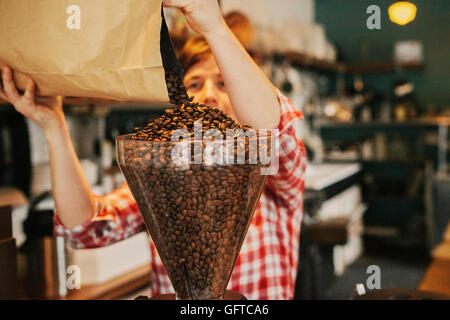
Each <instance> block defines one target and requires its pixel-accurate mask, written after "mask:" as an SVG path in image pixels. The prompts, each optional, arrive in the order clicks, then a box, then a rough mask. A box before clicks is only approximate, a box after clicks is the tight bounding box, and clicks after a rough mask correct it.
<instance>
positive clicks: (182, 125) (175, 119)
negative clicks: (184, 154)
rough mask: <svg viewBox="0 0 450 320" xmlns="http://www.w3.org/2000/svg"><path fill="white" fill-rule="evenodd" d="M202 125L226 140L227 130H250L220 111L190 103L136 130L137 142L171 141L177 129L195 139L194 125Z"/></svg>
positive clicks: (167, 112)
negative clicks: (215, 131) (218, 132)
mask: <svg viewBox="0 0 450 320" xmlns="http://www.w3.org/2000/svg"><path fill="white" fill-rule="evenodd" d="M197 121H199V122H201V123H202V130H203V131H206V130H209V129H217V130H218V131H220V133H221V134H222V136H223V137H224V138H225V137H226V134H227V129H232V130H238V129H241V130H243V131H247V130H250V129H251V127H250V126H248V125H240V124H238V123H236V122H235V121H234V120H233V119H232V118H231V117H230V116H228V115H226V114H225V113H224V112H222V111H221V110H219V109H216V108H211V107H208V106H205V105H202V104H198V103H192V102H188V103H186V104H183V105H179V106H176V107H174V108H172V109H167V110H166V111H165V113H164V114H163V115H162V116H161V117H159V118H158V119H155V120H153V121H151V122H150V123H149V124H148V125H147V126H146V127H145V128H136V130H137V133H136V135H135V136H134V139H136V140H151V141H171V137H172V133H173V132H174V131H175V130H177V129H185V130H188V131H189V134H190V137H191V138H192V139H193V138H194V123H195V122H197Z"/></svg>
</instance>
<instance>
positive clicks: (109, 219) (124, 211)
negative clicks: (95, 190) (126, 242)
mask: <svg viewBox="0 0 450 320" xmlns="http://www.w3.org/2000/svg"><path fill="white" fill-rule="evenodd" d="M94 200H95V213H94V217H93V218H92V219H91V220H90V221H87V222H86V223H84V224H82V225H80V226H76V227H74V228H71V229H69V228H67V227H66V226H65V225H64V224H63V223H62V221H61V219H60V218H59V215H58V213H57V212H55V214H54V217H53V222H54V235H55V236H60V237H64V238H66V240H67V243H68V245H69V246H71V247H73V248H77V249H87V248H98V247H103V246H107V245H110V244H113V243H115V242H117V241H120V240H123V239H127V238H129V237H131V236H133V235H135V234H137V233H139V232H141V231H143V230H145V225H144V222H143V219H142V216H141V214H140V212H139V209H138V207H137V205H136V201H135V200H134V198H133V196H132V194H131V192H130V190H129V188H128V185H127V184H124V185H123V186H122V187H120V188H118V189H116V190H115V191H113V192H112V193H110V194H107V195H105V196H98V195H95V196H94Z"/></svg>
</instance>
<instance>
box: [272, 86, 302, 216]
mask: <svg viewBox="0 0 450 320" xmlns="http://www.w3.org/2000/svg"><path fill="white" fill-rule="evenodd" d="M277 93H278V101H279V103H280V109H281V116H280V124H279V126H278V128H277V129H278V136H277V137H278V145H279V149H278V150H277V151H276V155H275V156H276V158H277V162H278V165H277V166H276V170H275V172H274V174H272V175H270V176H269V177H268V178H267V182H266V187H267V188H268V189H269V190H271V191H272V192H273V194H274V195H275V198H276V201H277V202H279V203H278V204H279V205H283V206H286V207H288V208H292V207H296V206H299V205H301V204H302V203H303V199H302V197H303V191H304V187H305V186H304V173H305V169H306V162H307V158H306V150H305V146H304V144H303V141H302V140H301V139H300V138H299V137H298V136H297V134H296V130H295V124H296V123H298V122H299V121H301V120H303V114H302V113H301V112H300V111H298V110H296V109H295V107H294V105H293V104H292V102H291V100H290V99H288V98H287V97H285V96H284V95H283V94H282V93H281V92H280V91H278V90H277Z"/></svg>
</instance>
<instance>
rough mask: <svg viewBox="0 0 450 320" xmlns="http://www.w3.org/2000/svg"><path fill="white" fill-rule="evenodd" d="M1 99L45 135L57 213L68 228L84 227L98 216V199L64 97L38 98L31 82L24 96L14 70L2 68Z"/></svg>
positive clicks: (30, 81)
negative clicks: (74, 140) (73, 137)
mask: <svg viewBox="0 0 450 320" xmlns="http://www.w3.org/2000/svg"><path fill="white" fill-rule="evenodd" d="M2 80H3V88H1V87H0V97H1V98H2V99H5V100H7V101H9V102H10V103H11V104H13V105H14V107H15V109H16V110H17V111H18V112H20V113H21V114H23V115H24V116H26V117H27V118H29V119H30V120H32V121H33V122H35V123H36V124H37V125H38V126H39V127H41V128H42V130H43V131H44V133H45V136H46V138H47V143H48V147H49V152H50V167H51V180H52V190H53V198H54V200H55V208H56V212H58V215H59V216H60V219H61V221H62V222H63V223H64V225H66V226H67V227H68V228H72V227H75V226H78V225H81V224H83V223H84V222H86V221H88V220H90V218H91V217H92V215H93V214H94V197H93V194H92V192H91V189H90V187H89V183H88V182H87V180H86V177H85V176H84V173H83V170H82V168H81V165H80V162H79V160H78V157H77V155H76V153H75V150H74V148H73V145H72V141H71V139H70V135H69V130H68V128H67V124H66V120H65V117H64V112H63V109H62V99H61V97H37V96H35V87H36V85H35V83H34V82H33V81H32V80H31V79H29V80H28V83H27V87H26V90H25V92H24V94H23V95H21V94H20V93H19V92H18V91H17V89H16V85H15V83H14V80H13V74H12V71H11V69H10V68H8V67H3V68H2Z"/></svg>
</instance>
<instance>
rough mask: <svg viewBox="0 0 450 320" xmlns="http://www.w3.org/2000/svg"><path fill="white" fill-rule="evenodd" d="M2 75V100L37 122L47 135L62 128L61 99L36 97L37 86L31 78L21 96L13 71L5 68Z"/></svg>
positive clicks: (0, 94)
mask: <svg viewBox="0 0 450 320" xmlns="http://www.w3.org/2000/svg"><path fill="white" fill-rule="evenodd" d="M1 75H2V80H3V88H2V87H1V86H0V98H2V99H4V100H6V101H8V102H10V103H11V104H13V105H14V107H15V109H16V110H17V111H18V112H20V113H21V114H23V115H24V116H25V117H27V118H29V119H30V120H32V121H33V122H35V123H36V124H37V125H38V126H39V127H41V128H42V130H44V132H45V133H49V132H50V131H53V130H57V128H59V127H60V125H61V124H62V123H63V122H64V112H63V109H62V99H61V97H39V96H35V89H36V84H35V82H34V81H33V80H31V79H30V78H28V81H27V85H26V88H25V92H24V94H23V95H21V94H20V93H19V92H18V91H17V88H16V85H15V83H14V80H13V72H12V70H11V69H10V68H8V67H6V66H4V67H3V68H2V70H1Z"/></svg>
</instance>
